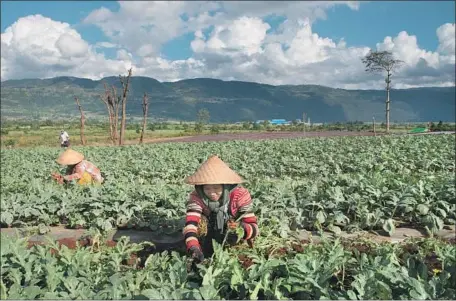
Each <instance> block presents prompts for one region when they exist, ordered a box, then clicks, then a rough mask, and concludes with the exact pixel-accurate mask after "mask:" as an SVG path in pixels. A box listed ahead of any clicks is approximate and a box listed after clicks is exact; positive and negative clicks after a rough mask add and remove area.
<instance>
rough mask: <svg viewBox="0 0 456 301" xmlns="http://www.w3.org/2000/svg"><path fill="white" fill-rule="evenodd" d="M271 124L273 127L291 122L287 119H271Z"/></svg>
mask: <svg viewBox="0 0 456 301" xmlns="http://www.w3.org/2000/svg"><path fill="white" fill-rule="evenodd" d="M269 122H270V123H271V124H273V125H279V124H290V122H289V121H286V120H285V119H271V120H270V121H269Z"/></svg>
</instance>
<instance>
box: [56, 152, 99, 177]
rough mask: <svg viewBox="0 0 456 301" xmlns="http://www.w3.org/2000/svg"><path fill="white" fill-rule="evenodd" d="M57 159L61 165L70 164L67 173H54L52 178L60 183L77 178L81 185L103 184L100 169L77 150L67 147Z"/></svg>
mask: <svg viewBox="0 0 456 301" xmlns="http://www.w3.org/2000/svg"><path fill="white" fill-rule="evenodd" d="M56 161H57V163H58V164H60V165H66V166H68V167H67V170H66V175H64V176H62V175H60V174H58V173H53V174H52V178H54V179H55V180H56V181H57V182H58V183H59V184H63V183H64V182H70V181H73V180H77V183H78V184H79V185H86V184H92V183H93V184H101V183H102V182H103V177H102V176H101V172H100V170H99V169H98V168H97V167H96V166H95V165H94V164H93V163H91V162H89V161H87V160H84V155H83V154H81V153H78V152H77V151H74V150H72V149H67V150H66V151H64V152H63V153H62V154H61V155H60V156H59V158H58V159H57V160H56Z"/></svg>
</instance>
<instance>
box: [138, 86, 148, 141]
mask: <svg viewBox="0 0 456 301" xmlns="http://www.w3.org/2000/svg"><path fill="white" fill-rule="evenodd" d="M142 107H143V113H144V120H143V125H142V131H141V137H140V138H139V144H142V143H143V139H144V132H145V131H146V123H147V109H148V108H149V103H148V102H147V94H146V93H144V96H143V104H142Z"/></svg>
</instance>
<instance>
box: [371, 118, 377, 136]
mask: <svg viewBox="0 0 456 301" xmlns="http://www.w3.org/2000/svg"><path fill="white" fill-rule="evenodd" d="M372 126H373V127H374V136H377V134H376V132H375V116H374V117H372Z"/></svg>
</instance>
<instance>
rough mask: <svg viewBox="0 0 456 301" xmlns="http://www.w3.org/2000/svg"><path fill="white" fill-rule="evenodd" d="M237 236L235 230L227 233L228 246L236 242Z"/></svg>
mask: <svg viewBox="0 0 456 301" xmlns="http://www.w3.org/2000/svg"><path fill="white" fill-rule="evenodd" d="M238 240H239V236H238V234H237V233H236V232H230V233H228V236H227V237H226V242H227V244H228V245H230V246H234V245H235V244H237V243H238Z"/></svg>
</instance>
